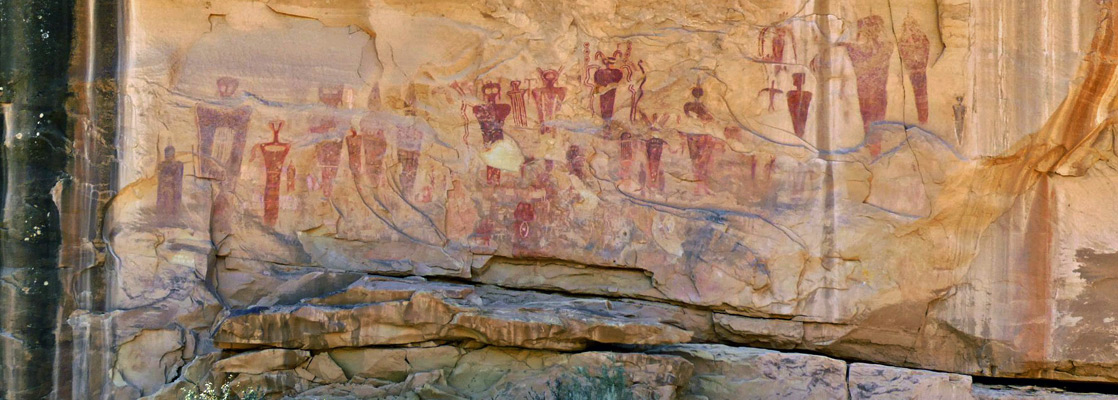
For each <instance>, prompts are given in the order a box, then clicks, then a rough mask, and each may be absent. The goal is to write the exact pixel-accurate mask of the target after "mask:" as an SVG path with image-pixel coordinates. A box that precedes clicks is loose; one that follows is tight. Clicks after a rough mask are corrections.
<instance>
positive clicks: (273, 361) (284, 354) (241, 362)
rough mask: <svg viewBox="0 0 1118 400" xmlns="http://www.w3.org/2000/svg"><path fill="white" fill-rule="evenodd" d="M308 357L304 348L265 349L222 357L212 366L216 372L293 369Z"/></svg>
mask: <svg viewBox="0 0 1118 400" xmlns="http://www.w3.org/2000/svg"><path fill="white" fill-rule="evenodd" d="M309 359H310V352H308V351H306V350H288V349H266V350H260V351H254V352H249V353H241V354H238V355H235V356H233V357H229V358H226V359H222V360H221V361H218V362H217V363H216V364H214V366H213V368H214V371H216V372H229V373H246V374H262V373H265V372H269V371H280V370H285V369H294V368H295V367H298V366H300V365H303V363H305V362H307V360H309Z"/></svg>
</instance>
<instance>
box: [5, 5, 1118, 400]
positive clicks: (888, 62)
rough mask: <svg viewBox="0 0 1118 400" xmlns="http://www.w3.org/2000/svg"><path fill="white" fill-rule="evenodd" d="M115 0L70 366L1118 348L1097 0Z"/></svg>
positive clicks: (1111, 153)
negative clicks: (111, 85) (97, 193)
mask: <svg viewBox="0 0 1118 400" xmlns="http://www.w3.org/2000/svg"><path fill="white" fill-rule="evenodd" d="M119 3H121V4H120V5H119V7H120V10H119V11H120V13H119V15H120V16H121V18H122V21H121V24H120V26H125V27H127V29H122V30H121V32H124V34H125V35H126V36H127V37H125V38H122V41H123V43H126V44H127V46H122V47H121V51H120V57H121V60H119V63H117V64H119V65H120V66H122V67H123V68H122V70H120V71H119V80H118V81H116V82H115V85H116V86H117V87H119V91H120V99H121V100H120V101H118V102H115V103H114V104H119V106H116V107H119V110H118V111H119V113H120V115H119V123H117V124H114V127H119V132H117V134H116V135H115V136H116V138H117V139H116V140H118V141H119V143H116V144H115V145H116V146H117V148H118V149H119V150H120V151H119V160H114V161H113V162H116V164H115V169H116V170H115V171H114V174H113V177H114V180H115V181H119V187H115V188H113V189H114V190H115V191H116V193H114V194H113V195H112V196H111V197H112V201H111V202H110V204H109V205H108V206H107V208H106V209H105V211H104V221H103V223H101V222H100V221H97V222H96V223H92V222H91V223H90V224H89V225H90V226H103V232H102V234H101V235H100V236H98V237H99V238H102V239H103V240H104V243H100V242H97V243H81V244H79V245H80V246H84V247H83V248H92V249H97V250H96V251H94V250H90V251H91V252H94V253H96V252H98V251H100V247H104V251H103V252H101V254H100V258H101V259H103V260H105V261H104V263H105V265H106V267H105V268H107V270H106V271H105V272H104V274H103V275H104V276H99V275H94V276H84V277H82V278H81V279H79V280H78V282H79V283H81V285H86V286H88V282H104V285H105V288H104V291H103V292H104V293H87V292H88V290H87V291H79V293H74V294H72V296H73V297H74V298H75V299H78V300H81V301H80V302H78V301H75V304H78V303H80V304H82V306H81V308H83V310H81V311H80V312H78V313H76V314H74V315H73V316H72V317H71V318H70V321H72V325H73V327H74V337H75V338H77V339H75V343H76V345H75V346H76V350H75V352H77V353H80V352H82V351H89V352H91V353H95V354H91V355H90V356H88V357H74V358H73V359H74V361H73V363H74V368H73V369H74V370H75V371H78V372H77V374H78V375H80V376H78V378H77V379H76V380H78V381H80V382H79V383H78V384H75V387H76V388H83V389H86V390H88V391H89V393H93V394H92V396H101V397H114V396H115V397H120V398H129V397H138V396H143V395H151V394H154V393H165V392H166V388H167V387H169V386H167V385H169V384H170V385H185V383H183V382H184V380H183V379H182V378H183V377H182V372H181V371H182V369H183V366H184V365H195V364H191V363H192V362H195V361H197V360H203V358H202V357H212V355H213V354H218V353H221V354H229V353H237V354H236V355H235V356H234V357H228V358H226V359H224V360H213V361H214V362H215V365H214V368H215V371H225V372H232V373H237V374H238V376H237V377H236V378H235V381H236V382H237V383H238V384H246V385H252V384H260V385H263V386H267V387H270V388H275V389H276V393H285V394H287V395H300V396H303V395H305V396H314V393H322V395H323V396H325V395H327V394H337V395H339V396H350V397H354V398H361V397H378V396H379V397H390V396H400V397H409V396H410V397H412V398H414V397H416V396H418V397H423V396H433V397H439V396H442V397H447V398H453V397H454V396H459V397H463V398H492V397H505V398H517V396H526V395H527V392H526V391H529V390H542V389H543V388H544V387H545V386H546V382H548V381H549V380H552V378H555V377H557V376H559V375H562V374H564V373H567V372H570V371H572V370H573V369H575V368H577V367H578V366H587V367H594V368H596V367H599V366H601V365H607V364H608V365H613V364H617V365H625V366H626V367H627V368H632V370H631V371H630V375H628V379H630V380H631V381H632V382H634V384H635V385H636V387H638V388H640V390H641V391H642V393H645V394H652V393H656V394H658V395H659V396H667V397H669V398H670V396H677V397H683V396H692V397H694V398H702V397H707V398H710V399H713V398H720V397H723V398H734V396H738V397H742V396H744V397H749V396H751V395H753V394H756V393H765V394H771V395H772V396H778V397H779V396H787V397H802V398H826V397H828V396H832V395H834V396H837V397H838V398H842V397H844V396H847V395H849V396H851V397H855V398H891V396H895V397H911V398H919V397H922V396H933V395H934V396H942V397H945V398H951V397H956V398H969V396H973V395H974V394H973V393H972V389H971V383H970V381H969V378H968V376H969V375H987V376H996V377H1026V378H1050V379H1067V380H1102V381H1111V382H1118V373H1116V372H1115V371H1118V353H1115V352H1114V351H1113V349H1114V348H1115V346H1118V339H1115V338H1118V335H1115V329H1114V328H1113V322H1114V321H1115V318H1118V302H1116V301H1115V300H1113V296H1110V294H1111V293H1112V292H1113V291H1114V290H1115V287H1113V285H1114V282H1115V280H1114V279H1112V278H1114V277H1115V273H1114V272H1113V270H1114V268H1113V267H1114V266H1115V265H1118V257H1116V256H1115V254H1118V245H1115V243H1118V241H1116V240H1115V238H1118V233H1116V231H1115V229H1114V228H1113V226H1118V203H1115V202H1113V201H1111V199H1110V197H1108V196H1107V195H1106V194H1107V193H1113V192H1115V191H1118V179H1116V178H1118V173H1116V172H1115V171H1118V155H1116V153H1115V152H1116V151H1118V147H1116V146H1115V144H1114V141H1115V136H1114V124H1115V121H1114V119H1113V118H1112V117H1108V116H1110V115H1112V114H1113V113H1115V112H1118V100H1116V99H1118V90H1115V87H1118V83H1115V82H1118V68H1116V63H1115V60H1118V18H1113V16H1114V15H1118V1H1110V0H1107V1H1089V0H1068V1H1050V0H1044V1H1039V2H1031V3H1030V2H1008V3H1005V2H981V1H975V0H934V1H933V0H858V1H851V0H811V1H800V2H791V1H771V0H736V1H721V2H718V1H715V2H710V1H705V2H703V1H700V2H686V1H680V0H667V1H658V2H646V1H636V0H616V1H599V2H550V3H549V2H523V1H520V0H464V1H451V2H439V1H435V2H431V1H427V2H410V1H397V0H370V1H324V0H323V1H293V0H272V1H267V2H260V1H250V0H213V1H202V0H184V1H168V0H150V1H143V2H119ZM1003 3H1004V4H1003ZM114 4H115V3H114ZM110 107H113V106H110ZM106 162H109V161H106ZM106 197H110V196H108V195H106ZM91 221H93V220H91ZM79 245H75V246H79ZM81 285H74V286H75V287H81ZM74 290H78V289H74ZM94 298H96V299H100V300H97V301H96V305H92V304H93V303H94V301H93V300H90V299H94ZM5 340H6V339H5ZM719 344H735V345H747V346H757V347H765V348H770V349H784V350H802V351H810V352H813V353H819V354H824V355H827V356H830V357H835V359H822V358H819V357H817V356H806V355H796V354H782V353H771V352H764V351H754V350H743V349H738V348H730V347H719V346H718V345H719ZM82 346H85V347H82ZM82 349H85V350H82ZM596 350H601V351H596ZM838 359H850V360H861V361H865V362H874V363H880V364H883V365H882V366H876V365H870V364H851V365H850V367H849V373H850V378H849V379H848V380H847V379H846V378H843V379H838V380H836V379H837V378H835V377H836V376H839V375H844V374H839V373H837V372H835V371H836V368H837V370H839V371H840V372H841V370H842V369H843V367H842V366H841V365H843V361H838ZM372 361H377V362H375V363H374V362H372ZM884 365H892V366H895V367H898V368H892V367H888V366H884ZM899 367H908V368H924V369H928V370H937V371H949V372H951V374H947V373H932V372H926V371H915V370H904V369H900V368H899ZM486 368H489V369H492V370H493V371H501V372H487V371H488V370H486ZM692 370H694V371H695V373H694V378H693V379H692V378H691V376H692V372H691V371H692ZM793 382H796V383H794V384H793ZM754 391H759V392H754ZM300 393H302V394H300ZM307 393H311V394H307ZM835 393H839V394H837V395H835ZM485 396H489V397H485ZM895 397H894V398H895Z"/></svg>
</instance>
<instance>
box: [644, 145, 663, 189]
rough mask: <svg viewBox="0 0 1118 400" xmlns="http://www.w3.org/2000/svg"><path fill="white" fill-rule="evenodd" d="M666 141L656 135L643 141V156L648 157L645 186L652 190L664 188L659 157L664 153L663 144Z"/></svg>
mask: <svg viewBox="0 0 1118 400" xmlns="http://www.w3.org/2000/svg"><path fill="white" fill-rule="evenodd" d="M665 144H667V142H665V141H664V139H660V138H657V137H654V138H651V139H648V142H646V143H645V149H644V151H645V157H647V158H648V164H647V168H648V180H647V182H645V187H647V188H650V189H652V190H653V191H657V192H659V191H662V190H664V173H663V172H661V169H660V159H661V157H662V156H663V155H664V145H665Z"/></svg>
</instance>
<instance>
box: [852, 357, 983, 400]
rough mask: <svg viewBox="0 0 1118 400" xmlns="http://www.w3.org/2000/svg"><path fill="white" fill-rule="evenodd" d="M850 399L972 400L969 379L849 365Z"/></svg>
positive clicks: (957, 375)
mask: <svg viewBox="0 0 1118 400" xmlns="http://www.w3.org/2000/svg"><path fill="white" fill-rule="evenodd" d="M849 387H850V398H851V399H859V400H861V399H933V398H934V399H959V400H964V399H966V400H969V399H973V398H974V396H973V394H972V390H971V389H972V388H971V377H969V376H966V375H959V374H946V373H941V372H932V371H921V370H912V369H906V368H896V367H889V366H883V365H873V364H864V363H853V364H850V371H849Z"/></svg>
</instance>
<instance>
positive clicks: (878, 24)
mask: <svg viewBox="0 0 1118 400" xmlns="http://www.w3.org/2000/svg"><path fill="white" fill-rule="evenodd" d="M839 46H841V47H844V48H846V52H847V55H849V57H850V62H851V64H853V65H854V75H855V76H856V78H857V83H858V106H859V108H860V109H861V112H862V123H863V124H864V125H865V127H866V131H867V132H868V131H869V126H870V124H872V123H874V122H877V121H881V120H884V119H885V111H886V109H887V107H888V104H889V96H888V92H887V91H886V87H887V84H888V83H889V61H890V57H892V56H893V45H892V43H889V42H888V41H886V39H885V19H884V18H881V16H877V15H871V16H869V17H865V18H862V19H860V20H858V36H857V38H856V40H855V41H854V42H853V43H850V42H842V43H839Z"/></svg>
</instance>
